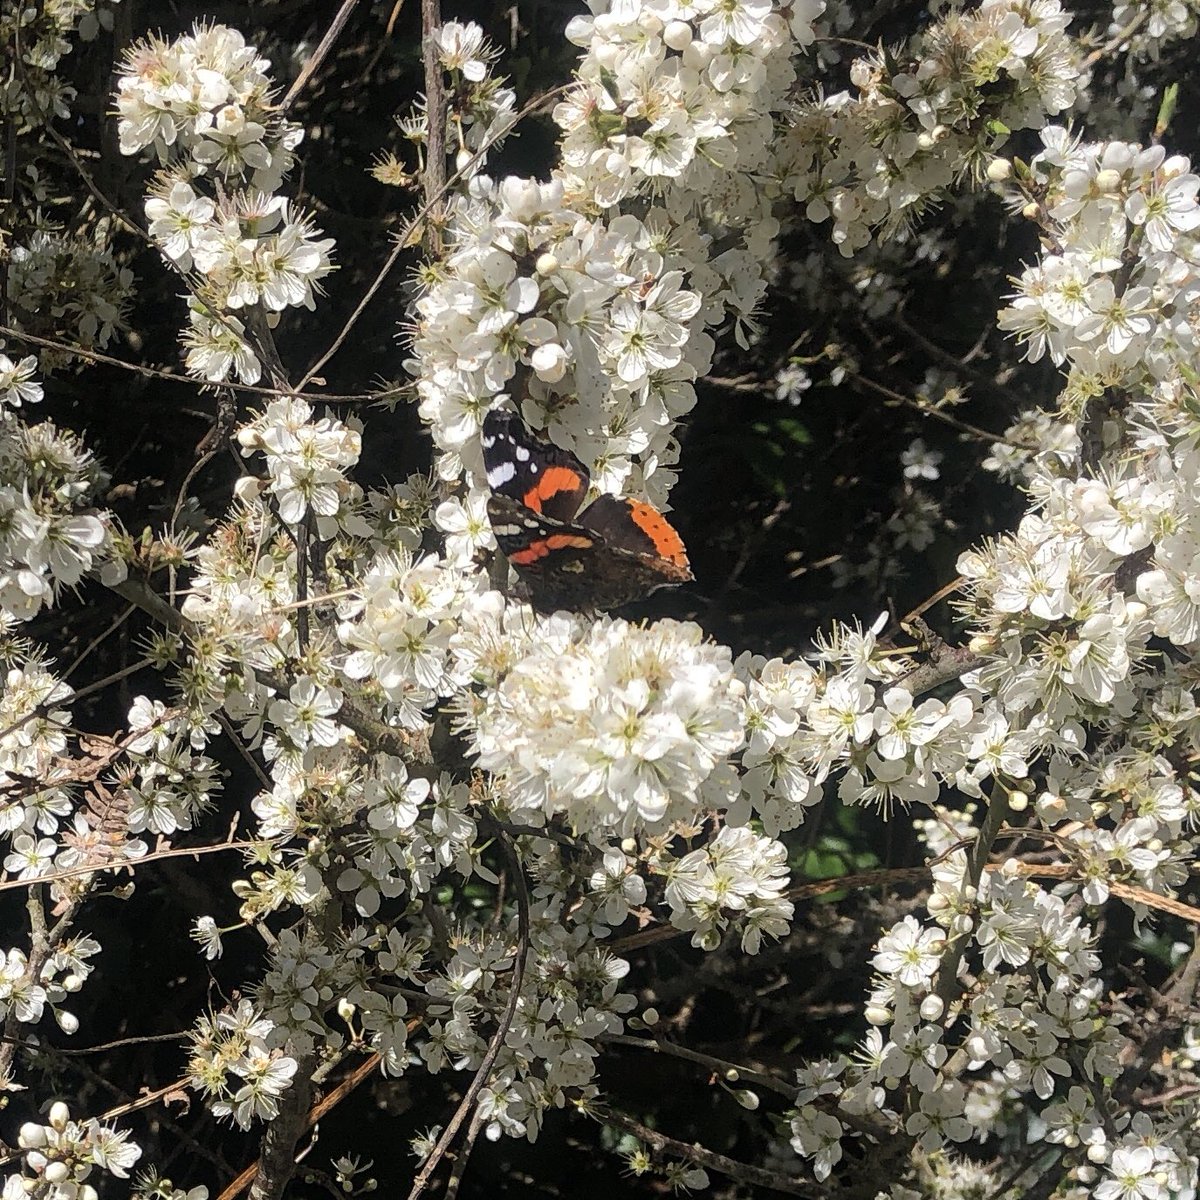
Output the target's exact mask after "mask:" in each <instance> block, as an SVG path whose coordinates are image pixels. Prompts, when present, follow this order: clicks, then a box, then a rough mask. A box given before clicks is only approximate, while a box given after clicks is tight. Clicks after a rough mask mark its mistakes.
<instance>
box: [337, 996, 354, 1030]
mask: <svg viewBox="0 0 1200 1200" xmlns="http://www.w3.org/2000/svg"><path fill="white" fill-rule="evenodd" d="M355 1011H356V1009H355V1007H354V1005H353V1004H351V1003H350V1001H349V1000H347V999H346V997H345V996H343V997H342V998H341V999H340V1000H339V1001H338V1002H337V1012H338V1016H339V1017H341V1018H342V1020H343V1021H345V1022H346V1024H347V1025H349V1024H350V1022H351V1020H353V1018H354V1013H355Z"/></svg>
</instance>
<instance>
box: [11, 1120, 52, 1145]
mask: <svg viewBox="0 0 1200 1200" xmlns="http://www.w3.org/2000/svg"><path fill="white" fill-rule="evenodd" d="M45 1144H46V1127H45V1126H44V1125H39V1124H38V1123H37V1122H36V1121H26V1122H25V1124H24V1125H22V1126H21V1128H20V1130H19V1131H18V1133H17V1145H18V1146H20V1147H21V1149H22V1150H36V1149H38V1148H39V1147H41V1146H44V1145H45Z"/></svg>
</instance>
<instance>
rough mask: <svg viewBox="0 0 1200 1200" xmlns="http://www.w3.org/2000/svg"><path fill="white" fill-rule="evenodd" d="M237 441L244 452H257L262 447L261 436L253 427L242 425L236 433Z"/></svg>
mask: <svg viewBox="0 0 1200 1200" xmlns="http://www.w3.org/2000/svg"><path fill="white" fill-rule="evenodd" d="M237 440H238V445H239V446H241V447H242V448H243V449H244V450H258V449H260V448H261V447H262V434H260V433H259V431H258V429H257V428H256V427H255V426H253V425H243V426H242V427H241V429H239V430H238V431H237Z"/></svg>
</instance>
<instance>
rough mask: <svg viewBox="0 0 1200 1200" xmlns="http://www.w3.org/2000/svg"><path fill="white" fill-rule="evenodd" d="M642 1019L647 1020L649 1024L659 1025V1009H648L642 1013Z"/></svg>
mask: <svg viewBox="0 0 1200 1200" xmlns="http://www.w3.org/2000/svg"><path fill="white" fill-rule="evenodd" d="M642 1020H643V1021H645V1023H646V1024H647V1025H657V1024H658V1022H659V1016H658V1009H657V1008H648V1009H646V1011H645V1012H644V1013H642Z"/></svg>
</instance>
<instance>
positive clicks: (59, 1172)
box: [42, 1159, 71, 1185]
mask: <svg viewBox="0 0 1200 1200" xmlns="http://www.w3.org/2000/svg"><path fill="white" fill-rule="evenodd" d="M42 1177H43V1178H44V1179H45V1180H46V1182H47V1183H53V1184H56V1185H57V1184H60V1183H66V1182H67V1180H68V1179H70V1178H71V1168H70V1167H68V1166H67V1164H66V1163H65V1162H63V1161H62V1160H61V1159H60V1160H59V1161H58V1162H52V1163H48V1164H47V1166H46V1169H45V1171H44V1172H42Z"/></svg>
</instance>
